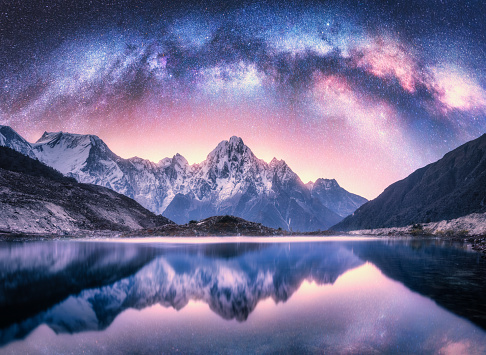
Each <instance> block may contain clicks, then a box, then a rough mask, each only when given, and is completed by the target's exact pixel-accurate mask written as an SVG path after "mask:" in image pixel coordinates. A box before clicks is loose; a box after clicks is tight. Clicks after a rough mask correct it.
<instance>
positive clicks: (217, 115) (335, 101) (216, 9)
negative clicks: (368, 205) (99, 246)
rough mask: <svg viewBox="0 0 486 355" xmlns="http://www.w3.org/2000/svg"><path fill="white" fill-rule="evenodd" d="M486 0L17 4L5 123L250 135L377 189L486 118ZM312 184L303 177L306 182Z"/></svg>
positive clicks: (117, 147) (5, 26) (149, 149)
mask: <svg viewBox="0 0 486 355" xmlns="http://www.w3.org/2000/svg"><path fill="white" fill-rule="evenodd" d="M485 13H486V8H485V5H483V4H482V3H481V2H479V1H477V2H475V1H464V2H461V1H445V0H444V1H428V2H426V1H417V2H416V1H409V2H407V4H406V5H404V4H400V3H396V2H378V1H365V2H350V3H330V2H326V3H324V4H323V3H319V2H298V3H297V2H296V3H293V4H287V5H283V4H280V3H278V2H262V1H244V2H238V3H236V2H235V3H233V2H224V3H223V2H217V1H207V2H185V3H178V4H169V5H167V4H163V3H162V2H157V1H143V2H142V1H130V2H127V1H90V2H84V1H76V2H74V1H60V0H57V1H55V0H50V1H43V2H29V1H22V2H18V3H17V2H16V1H12V2H9V3H8V4H2V5H0V21H1V22H0V31H1V32H0V43H2V50H3V53H1V54H0V124H8V125H11V126H12V127H13V128H14V129H16V130H17V131H18V132H19V133H21V134H22V135H23V136H25V137H27V138H28V139H29V140H31V141H35V140H36V139H37V138H39V137H40V135H41V134H42V132H43V131H44V130H51V131H58V130H64V131H70V132H73V133H90V134H97V135H98V136H100V137H101V138H102V139H103V140H105V142H107V144H108V145H109V146H110V147H111V148H112V150H113V151H114V152H115V153H117V154H119V155H121V156H123V157H130V156H134V155H138V156H141V157H143V158H148V159H151V160H154V161H158V160H159V159H162V158H163V157H165V156H172V155H173V154H175V153H176V152H179V153H181V154H183V155H184V156H185V157H186V158H187V159H188V160H189V161H190V162H191V163H195V162H200V161H201V160H203V159H204V158H205V155H206V154H207V153H208V152H209V151H210V150H211V149H212V148H214V146H216V144H217V143H218V142H219V141H221V140H223V139H228V138H229V137H230V136H232V135H238V136H241V137H242V138H243V139H244V141H245V143H246V144H248V145H249V146H250V147H251V148H252V150H253V151H254V152H255V154H256V155H257V156H258V157H260V158H263V159H265V160H267V161H269V160H270V159H271V158H272V157H273V156H274V155H276V156H277V157H278V158H280V159H284V160H286V161H287V163H288V164H289V165H290V166H291V168H292V169H293V170H294V171H295V172H297V173H298V174H299V175H300V176H301V177H302V179H303V180H306V181H307V180H310V179H312V180H315V179H316V178H318V177H326V178H336V179H337V180H338V181H339V182H340V183H341V185H342V186H343V187H345V188H347V189H349V190H350V191H352V192H355V193H358V194H361V195H363V196H365V197H368V198H373V197H375V196H377V195H378V194H379V193H380V192H381V191H382V190H383V189H384V188H385V187H386V186H387V185H388V184H390V183H392V182H394V181H395V180H397V179H400V178H403V177H405V176H406V175H408V174H409V173H411V172H412V171H413V170H414V169H416V168H418V167H421V166H423V165H425V164H427V163H429V162H432V161H434V160H437V159H438V158H440V157H441V156H442V155H443V154H444V153H446V152H447V151H448V150H450V149H452V148H455V147H456V146H458V145H459V144H462V143H464V142H466V141H467V140H470V139H473V138H476V137H477V136H479V135H481V134H483V133H484V132H485V131H486V78H485V74H486V73H485V62H486V61H485V58H486V57H485V55H484V54H485V53H484V49H485V38H484V33H486V28H485V27H486V25H485V24H484V23H483V22H484V21H483V20H482V15H484V14H485ZM306 181H304V182H306Z"/></svg>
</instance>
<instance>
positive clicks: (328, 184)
mask: <svg viewBox="0 0 486 355" xmlns="http://www.w3.org/2000/svg"><path fill="white" fill-rule="evenodd" d="M314 186H323V187H325V188H326V189H330V188H337V187H340V186H339V184H338V182H337V181H336V179H321V178H319V179H317V180H316V182H315V183H314Z"/></svg>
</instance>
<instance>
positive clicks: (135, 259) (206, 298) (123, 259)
mask: <svg viewBox="0 0 486 355" xmlns="http://www.w3.org/2000/svg"><path fill="white" fill-rule="evenodd" d="M0 315H1V316H0V354H125V353H130V354H160V353H182V354H208V353H225V354H226V353H227V354H249V353H251V354H255V353H263V354H266V353H294V354H307V353H311V354H312V353H317V354H323V353H325V354H376V353H379V354H380V353H385V354H390V353H399V354H403V353H406V354H485V353H486V260H485V259H482V258H481V254H480V253H478V252H476V251H473V250H470V249H469V248H468V247H467V246H465V245H462V244H454V243H452V242H446V241H442V240H439V239H419V238H408V239H407V238H405V239H403V238H402V239H400V238H365V237H353V238H349V237H310V238H309V237H292V238H290V237H286V238H283V237H282V238H280V237H273V238H244V237H237V238H234V237H228V238H150V239H142V238H139V239H127V240H121V239H100V240H82V241H79V240H52V241H29V242H6V241H4V242H0Z"/></svg>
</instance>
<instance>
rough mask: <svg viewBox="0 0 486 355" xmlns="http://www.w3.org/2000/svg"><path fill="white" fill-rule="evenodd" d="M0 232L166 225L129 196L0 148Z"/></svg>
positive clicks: (164, 219) (122, 228)
mask: <svg viewBox="0 0 486 355" xmlns="http://www.w3.org/2000/svg"><path fill="white" fill-rule="evenodd" d="M0 215H1V216H2V218H1V219H0V231H1V232H23V233H73V232H77V231H83V230H115V231H128V230H132V229H139V228H150V227H155V226H158V225H163V224H166V223H170V221H169V220H167V219H166V218H164V217H161V216H155V215H154V214H153V213H151V212H150V211H148V210H146V209H145V208H143V207H142V206H140V205H139V204H138V203H136V202H135V201H133V200H131V199H130V198H128V197H126V196H123V195H120V194H118V193H116V192H114V191H112V190H109V189H106V188H103V187H101V186H96V185H87V184H80V183H77V182H76V181H75V180H74V179H72V178H66V177H64V176H62V174H60V173H59V172H56V171H55V170H53V169H52V168H49V167H47V166H45V165H44V164H42V163H40V162H39V161H37V160H33V159H31V158H29V157H27V156H24V155H22V154H20V153H18V152H16V151H14V150H12V149H10V148H7V147H0Z"/></svg>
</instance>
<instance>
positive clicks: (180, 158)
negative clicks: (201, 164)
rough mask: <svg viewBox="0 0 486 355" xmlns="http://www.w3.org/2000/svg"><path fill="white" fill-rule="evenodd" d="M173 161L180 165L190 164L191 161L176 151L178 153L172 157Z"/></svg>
mask: <svg viewBox="0 0 486 355" xmlns="http://www.w3.org/2000/svg"><path fill="white" fill-rule="evenodd" d="M172 163H173V164H176V163H177V164H179V165H180V166H183V165H189V163H188V162H187V159H186V158H184V157H183V156H182V155H180V154H179V153H176V155H174V156H173V157H172Z"/></svg>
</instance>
